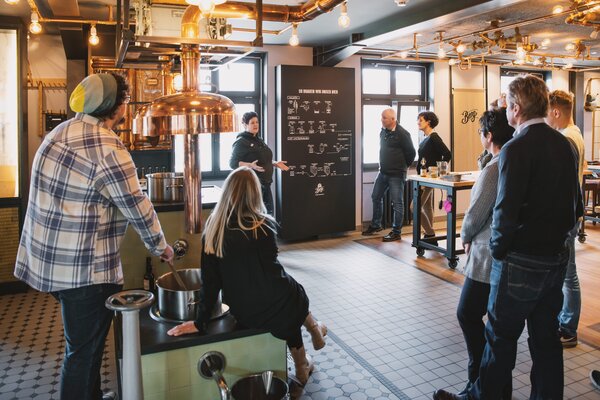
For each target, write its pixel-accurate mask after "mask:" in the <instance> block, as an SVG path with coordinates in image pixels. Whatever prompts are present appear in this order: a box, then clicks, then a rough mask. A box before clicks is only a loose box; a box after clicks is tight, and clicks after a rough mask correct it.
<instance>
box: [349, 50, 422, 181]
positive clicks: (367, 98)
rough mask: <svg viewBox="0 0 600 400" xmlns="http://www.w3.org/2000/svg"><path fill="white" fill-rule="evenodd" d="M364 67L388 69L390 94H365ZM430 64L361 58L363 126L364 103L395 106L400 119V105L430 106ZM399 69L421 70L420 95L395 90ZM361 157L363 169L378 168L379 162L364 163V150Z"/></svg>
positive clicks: (374, 169) (362, 117)
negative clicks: (403, 93) (405, 93)
mask: <svg viewBox="0 0 600 400" xmlns="http://www.w3.org/2000/svg"><path fill="white" fill-rule="evenodd" d="M366 68H386V69H389V70H390V94H365V93H364V82H363V79H362V71H363V69H366ZM430 68H431V66H430V64H425V63H412V62H410V63H409V62H400V61H398V62H396V61H387V60H386V61H382V60H369V59H363V60H362V61H361V106H360V112H361V120H362V121H363V123H362V125H363V126H364V111H363V109H364V107H363V106H365V105H387V106H389V107H391V108H394V107H395V108H396V117H397V119H398V120H400V118H399V117H400V112H401V107H402V106H403V105H404V106H412V105H417V106H421V107H425V108H426V109H430V108H431V102H430V101H429V99H428V93H429V69H430ZM400 69H411V70H416V71H419V72H421V95H398V94H395V91H396V71H397V70H400ZM363 126H361V146H362V144H363V142H364V138H365V134H367V132H364V129H363ZM361 154H362V157H361V158H362V159H361V164H362V168H363V171H366V172H369V171H376V170H378V169H379V162H376V163H365V161H364V152H361Z"/></svg>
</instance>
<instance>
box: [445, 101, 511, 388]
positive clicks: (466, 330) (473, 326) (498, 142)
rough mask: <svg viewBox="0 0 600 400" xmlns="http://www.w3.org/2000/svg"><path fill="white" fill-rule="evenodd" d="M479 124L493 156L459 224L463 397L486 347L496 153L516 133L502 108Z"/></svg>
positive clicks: (496, 180)
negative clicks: (464, 365)
mask: <svg viewBox="0 0 600 400" xmlns="http://www.w3.org/2000/svg"><path fill="white" fill-rule="evenodd" d="M479 125H480V127H481V128H480V129H479V136H480V139H481V144H482V146H483V148H484V149H486V150H487V151H488V152H490V153H491V154H492V159H491V160H490V161H489V162H488V163H487V165H486V166H485V168H483V170H482V171H481V174H480V175H479V177H478V178H477V182H475V185H474V186H473V189H472V191H471V203H470V204H469V208H468V209H467V212H466V214H465V218H464V220H463V223H462V231H461V239H462V242H463V246H464V248H465V252H466V253H467V263H466V264H465V268H464V271H463V273H464V275H465V282H464V285H463V288H462V292H461V296H460V301H459V303H458V309H457V312H456V314H457V317H458V322H459V323H460V327H461V329H462V331H463V335H464V337H465V342H466V344H467V352H468V353H469V365H468V378H469V381H468V383H467V387H466V388H465V390H464V393H463V392H461V394H465V393H466V392H467V390H468V389H469V388H470V386H471V385H472V384H473V383H474V382H475V381H476V380H477V378H478V377H479V364H480V363H481V357H482V355H483V350H484V348H485V343H486V341H485V335H484V332H485V324H484V323H483V316H484V315H485V314H486V311H487V304H488V297H489V294H490V274H491V270H492V255H491V253H490V247H489V243H490V236H491V233H492V230H491V225H492V212H493V208H494V203H495V202H496V193H497V190H496V187H497V186H498V176H499V171H498V154H500V149H502V146H504V144H505V143H506V142H508V141H509V140H510V139H511V138H512V136H513V133H514V131H515V130H514V128H513V127H511V126H510V125H508V120H507V119H506V109H505V108H499V109H496V110H492V111H485V112H484V113H483V115H482V116H481V118H480V119H479ZM511 392H512V387H511V386H510V385H508V386H507V387H506V388H505V391H504V393H503V397H502V398H503V399H510V398H511V396H510V395H511Z"/></svg>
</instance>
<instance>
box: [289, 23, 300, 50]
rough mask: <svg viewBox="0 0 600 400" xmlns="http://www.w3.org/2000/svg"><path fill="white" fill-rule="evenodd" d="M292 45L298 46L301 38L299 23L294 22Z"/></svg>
mask: <svg viewBox="0 0 600 400" xmlns="http://www.w3.org/2000/svg"><path fill="white" fill-rule="evenodd" d="M289 43H290V46H298V45H299V44H300V39H299V38H298V24H292V36H290V42H289Z"/></svg>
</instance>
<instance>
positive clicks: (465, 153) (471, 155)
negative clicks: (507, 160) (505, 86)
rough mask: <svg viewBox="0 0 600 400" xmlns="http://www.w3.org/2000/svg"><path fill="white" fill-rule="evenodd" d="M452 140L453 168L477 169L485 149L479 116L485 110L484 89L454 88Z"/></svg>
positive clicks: (462, 169)
mask: <svg viewBox="0 0 600 400" xmlns="http://www.w3.org/2000/svg"><path fill="white" fill-rule="evenodd" d="M452 95H453V96H452V100H453V110H454V115H453V118H452V120H453V129H452V132H453V133H454V137H453V140H452V164H453V167H452V169H453V170H454V171H476V170H477V156H478V155H479V154H480V153H481V152H482V151H483V148H482V147H481V140H480V139H479V134H478V129H479V118H481V115H482V114H483V112H484V111H485V109H486V107H485V91H484V90H483V89H454V90H453V92H452Z"/></svg>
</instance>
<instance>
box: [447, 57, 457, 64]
mask: <svg viewBox="0 0 600 400" xmlns="http://www.w3.org/2000/svg"><path fill="white" fill-rule="evenodd" d="M448 64H449V65H456V64H458V60H457V59H455V58H451V59H450V60H448Z"/></svg>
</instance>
